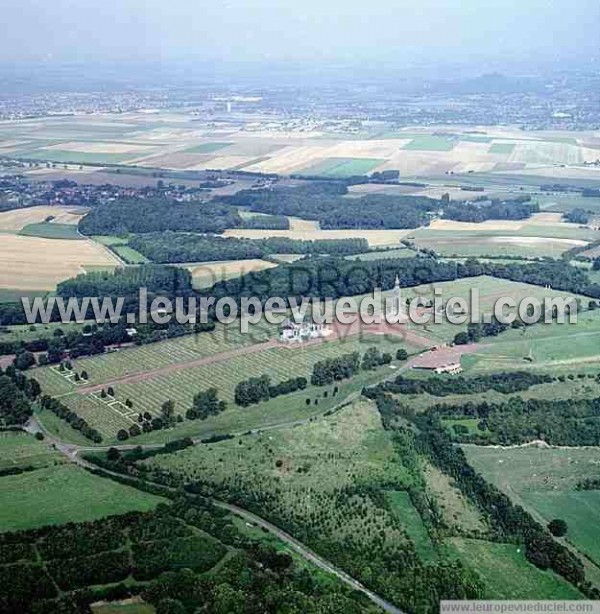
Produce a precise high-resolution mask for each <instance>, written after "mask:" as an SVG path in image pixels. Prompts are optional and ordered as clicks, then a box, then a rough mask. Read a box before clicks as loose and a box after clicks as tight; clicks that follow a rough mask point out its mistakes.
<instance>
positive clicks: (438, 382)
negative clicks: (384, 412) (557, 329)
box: [382, 371, 556, 397]
mask: <svg viewBox="0 0 600 614" xmlns="http://www.w3.org/2000/svg"><path fill="white" fill-rule="evenodd" d="M555 379H556V378H553V377H552V376H550V375H546V374H538V373H532V372H529V371H514V372H511V373H491V374H489V375H475V376H474V377H463V376H461V375H459V376H457V377H452V379H444V378H437V377H430V378H427V379H423V378H420V379H417V378H407V377H404V376H403V375H398V377H396V378H395V379H394V380H393V381H391V382H385V383H384V384H382V387H383V389H384V390H385V391H386V392H391V393H392V394H425V393H427V394H431V395H433V396H436V397H444V396H447V395H451V394H479V393H482V392H487V391H488V390H495V391H496V392H501V393H502V394H511V393H514V392H522V391H524V390H529V388H531V387H532V386H538V385H540V384H548V383H550V382H553V381H555Z"/></svg>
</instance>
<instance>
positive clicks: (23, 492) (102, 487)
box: [0, 442, 163, 531]
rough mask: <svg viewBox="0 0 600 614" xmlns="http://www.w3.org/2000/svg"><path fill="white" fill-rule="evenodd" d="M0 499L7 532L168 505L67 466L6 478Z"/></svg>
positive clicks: (1, 480)
mask: <svg viewBox="0 0 600 614" xmlns="http://www.w3.org/2000/svg"><path fill="white" fill-rule="evenodd" d="M0 452H2V443H1V442H0ZM0 499H2V507H1V508H0V527H1V529H0V530H2V531H19V530H23V529H34V528H36V527H41V526H44V525H48V524H63V523H65V522H81V521H85V520H96V519H98V518H102V517H104V516H108V515H112V514H123V513H125V512H129V511H134V510H138V511H145V510H150V509H152V508H154V507H156V505H157V504H158V503H160V502H161V501H163V499H161V498H159V497H155V496H154V495H149V494H147V493H144V492H141V491H139V490H136V489H135V488H131V487H130V486H124V485H122V484H118V483H117V482H113V481H111V480H109V479H107V478H100V477H98V476H95V475H92V474H91V473H88V472H87V471H86V470H85V469H82V468H81V467H76V466H74V465H66V464H64V465H58V466H53V467H45V468H42V469H36V470H35V471H29V472H26V473H21V474H19V475H9V476H3V477H1V478H0Z"/></svg>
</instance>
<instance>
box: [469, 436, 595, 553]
mask: <svg viewBox="0 0 600 614" xmlns="http://www.w3.org/2000/svg"><path fill="white" fill-rule="evenodd" d="M463 449H464V451H465V453H466V455H467V459H468V460H469V463H470V464H472V466H473V467H474V468H475V469H476V470H477V471H479V472H480V473H481V474H482V475H483V476H484V477H485V478H486V479H487V480H488V481H490V482H491V483H492V484H495V485H496V486H497V487H498V488H500V489H501V490H503V491H504V492H506V493H507V494H508V495H509V496H510V497H511V498H513V500H514V501H515V502H516V503H518V504H520V505H523V506H524V507H525V508H526V509H529V510H532V511H533V512H534V514H536V515H537V517H538V518H541V519H542V521H543V522H546V523H547V522H549V521H550V520H552V519H553V518H562V519H564V520H566V521H567V524H568V526H569V530H568V533H567V539H568V540H569V541H570V542H572V543H573V544H574V545H575V546H576V547H577V548H578V549H579V550H581V552H584V553H585V554H586V555H587V556H588V557H590V559H592V560H593V561H594V562H595V563H596V564H597V565H600V541H599V540H598V531H600V491H598V490H588V491H577V490H575V486H576V484H577V482H579V481H580V480H583V479H584V478H600V449H596V448H580V449H576V448H569V449H537V448H515V449H505V450H503V449H498V448H485V447H479V446H464V447H463Z"/></svg>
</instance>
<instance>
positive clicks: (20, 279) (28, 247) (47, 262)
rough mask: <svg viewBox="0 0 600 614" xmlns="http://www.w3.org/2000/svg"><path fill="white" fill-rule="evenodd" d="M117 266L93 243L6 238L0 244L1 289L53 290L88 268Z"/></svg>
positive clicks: (111, 256)
mask: <svg viewBox="0 0 600 614" xmlns="http://www.w3.org/2000/svg"><path fill="white" fill-rule="evenodd" d="M118 264H119V262H118V261H117V260H116V258H115V257H114V256H113V255H112V254H111V253H110V252H109V251H108V250H107V249H106V248H105V247H103V246H101V245H98V244H97V243H94V242H93V241H89V240H82V241H71V240H65V239H43V238H38V237H23V236H18V235H12V234H6V235H2V240H1V241H0V288H7V289H13V290H25V291H31V290H40V291H47V290H54V288H55V287H56V285H57V284H58V283H59V282H61V281H63V280H65V279H68V278H70V277H75V276H76V275H78V274H79V273H83V272H84V271H85V267H86V266H88V265H92V266H101V267H114V266H116V265H118Z"/></svg>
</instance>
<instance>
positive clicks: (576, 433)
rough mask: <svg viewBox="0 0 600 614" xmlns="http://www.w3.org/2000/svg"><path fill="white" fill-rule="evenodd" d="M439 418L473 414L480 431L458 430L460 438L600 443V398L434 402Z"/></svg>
mask: <svg viewBox="0 0 600 614" xmlns="http://www.w3.org/2000/svg"><path fill="white" fill-rule="evenodd" d="M429 411H430V413H431V414H433V415H435V416H438V417H440V418H474V419H476V420H477V421H478V426H477V431H476V432H471V431H467V432H466V433H465V432H461V431H459V432H455V435H454V436H455V437H456V438H457V439H459V440H460V441H467V442H472V443H477V442H482V443H495V444H501V445H512V444H520V443H526V442H528V441H535V440H543V441H546V442H547V443H549V444H551V445H557V446H598V445H600V399H569V400H558V399H557V400H547V399H522V398H521V397H511V398H510V399H508V400H507V401H506V402H505V403H486V402H484V403H473V402H470V401H469V402H466V403H463V404H460V405H445V404H440V405H434V406H433V407H432V408H431V409H430V410H429Z"/></svg>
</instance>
